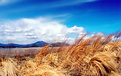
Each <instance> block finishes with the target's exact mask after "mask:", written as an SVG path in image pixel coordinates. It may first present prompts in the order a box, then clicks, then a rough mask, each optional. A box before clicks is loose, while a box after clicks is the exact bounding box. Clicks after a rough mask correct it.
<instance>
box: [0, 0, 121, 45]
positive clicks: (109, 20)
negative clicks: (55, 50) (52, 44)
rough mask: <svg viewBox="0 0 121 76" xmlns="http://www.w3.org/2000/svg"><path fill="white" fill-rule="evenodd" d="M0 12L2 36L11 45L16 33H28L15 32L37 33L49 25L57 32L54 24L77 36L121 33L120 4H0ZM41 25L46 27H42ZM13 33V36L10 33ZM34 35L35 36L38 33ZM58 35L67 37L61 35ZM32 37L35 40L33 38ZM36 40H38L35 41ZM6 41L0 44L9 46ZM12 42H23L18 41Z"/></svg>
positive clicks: (8, 0)
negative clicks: (31, 31) (37, 29)
mask: <svg viewBox="0 0 121 76" xmlns="http://www.w3.org/2000/svg"><path fill="white" fill-rule="evenodd" d="M0 10H1V11H0V30H1V29H3V28H4V29H3V30H2V31H1V32H0V33H2V34H0V36H4V37H8V41H9V38H11V37H12V36H14V34H16V33H17V35H18V37H19V36H20V35H22V34H25V33H26V32H24V33H22V31H23V30H21V31H19V34H18V32H16V31H13V30H16V29H18V28H20V27H21V26H22V27H25V26H27V27H32V28H35V29H36V28H37V27H38V26H41V27H42V28H43V27H46V26H47V27H49V24H50V28H54V26H53V24H52V27H51V23H53V22H55V24H54V25H55V26H56V24H57V26H59V25H60V26H62V27H66V28H68V30H70V31H71V32H72V31H73V32H76V33H77V32H78V31H77V30H76V31H74V30H75V29H79V28H81V29H80V32H78V33H82V32H83V33H85V32H103V33H106V34H109V33H113V32H116V31H118V30H121V0H0ZM31 20H32V21H33V22H35V23H34V24H33V23H31V24H33V25H31V24H30V23H29V22H27V21H31ZM36 20H37V21H38V22H37V21H36ZM43 21H44V22H46V23H44V22H43ZM22 22H23V24H22ZM36 22H37V23H39V24H37V23H36ZM40 22H41V23H43V24H45V25H44V26H42V25H40V24H41V23H40ZM47 23H48V24H47ZM22 27H21V28H22ZM12 28H13V29H12ZM25 28H26V27H25ZM82 28H83V29H82ZM35 29H33V30H35ZM5 30H9V31H7V32H6V31H5ZM10 30H11V31H13V32H12V33H11V31H10ZM19 30H20V29H19ZM42 30H43V29H42ZM50 30H52V29H50ZM29 31H30V30H29ZM33 32H34V34H35V31H33ZM40 32H41V31H40ZM66 32H68V31H66ZM51 34H53V33H51ZM59 34H61V35H65V34H62V32H59ZM66 34H67V33H66ZM56 35H58V34H56ZM22 36H23V35H22ZM27 36H28V35H27ZM31 36H32V39H33V36H34V35H31ZM47 36H48V35H47ZM47 36H45V37H47ZM71 36H72V35H71ZM61 37H62V36H61ZM1 39H2V37H1ZM32 39H31V40H32ZM35 39H36V37H35V38H34V40H32V41H35ZM39 39H40V38H39ZM6 40H7V38H6ZM6 40H1V42H6ZM24 40H25V39H24ZM24 40H23V41H24ZM31 40H30V41H31ZM36 40H38V39H36ZM50 40H51V39H50ZM10 41H11V39H10ZM13 41H15V42H18V43H20V42H21V41H17V40H16V39H15V40H14V39H13ZM30 41H28V42H30ZM45 41H46V40H45Z"/></svg>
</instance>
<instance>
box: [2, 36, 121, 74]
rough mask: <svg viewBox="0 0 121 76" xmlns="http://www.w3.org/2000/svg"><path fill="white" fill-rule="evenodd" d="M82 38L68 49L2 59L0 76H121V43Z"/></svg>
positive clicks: (54, 49)
mask: <svg viewBox="0 0 121 76" xmlns="http://www.w3.org/2000/svg"><path fill="white" fill-rule="evenodd" d="M84 37H85V35H84V36H82V37H81V38H80V39H78V40H77V41H76V42H75V43H74V44H72V45H69V46H65V44H66V42H65V43H64V44H63V45H62V46H61V47H59V48H55V47H51V48H50V45H47V46H45V47H43V49H42V50H40V52H39V53H38V54H37V55H36V56H35V58H25V59H24V60H21V59H20V58H19V59H13V58H7V59H2V58H1V59H0V76H121V41H120V40H115V41H112V37H114V35H108V36H105V37H104V36H103V37H102V36H99V35H95V36H93V37H91V38H89V39H86V40H85V39H84Z"/></svg>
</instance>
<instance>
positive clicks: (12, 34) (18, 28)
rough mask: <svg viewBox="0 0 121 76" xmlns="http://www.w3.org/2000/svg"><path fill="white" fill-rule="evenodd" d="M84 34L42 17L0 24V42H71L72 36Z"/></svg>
mask: <svg viewBox="0 0 121 76" xmlns="http://www.w3.org/2000/svg"><path fill="white" fill-rule="evenodd" d="M84 33H85V31H84V28H83V27H77V26H73V27H67V26H66V25H64V24H61V23H60V22H59V21H54V20H50V19H47V18H43V17H39V18H22V19H19V20H15V21H9V22H4V23H2V24H0V41H1V42H13V43H19V44H25V43H33V42H36V41H46V42H51V41H63V40H65V39H67V38H68V39H70V40H73V39H74V36H73V34H77V35H81V34H84ZM1 42H0V43H1Z"/></svg>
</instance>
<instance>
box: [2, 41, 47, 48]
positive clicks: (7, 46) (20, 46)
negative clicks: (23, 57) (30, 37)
mask: <svg viewBox="0 0 121 76" xmlns="http://www.w3.org/2000/svg"><path fill="white" fill-rule="evenodd" d="M47 44H48V43H46V42H44V41H38V42H35V43H32V44H23V45H22V44H14V43H9V44H2V43H0V48H17V47H18V48H28V47H44V46H45V45H47Z"/></svg>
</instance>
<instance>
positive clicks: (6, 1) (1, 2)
mask: <svg viewBox="0 0 121 76" xmlns="http://www.w3.org/2000/svg"><path fill="white" fill-rule="evenodd" d="M18 1H20V0H0V6H1V5H6V4H10V3H14V2H18Z"/></svg>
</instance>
